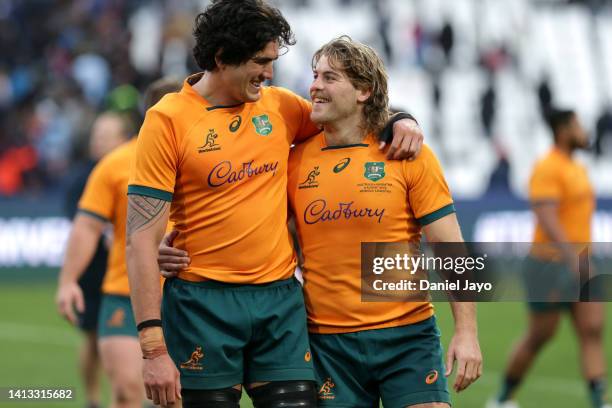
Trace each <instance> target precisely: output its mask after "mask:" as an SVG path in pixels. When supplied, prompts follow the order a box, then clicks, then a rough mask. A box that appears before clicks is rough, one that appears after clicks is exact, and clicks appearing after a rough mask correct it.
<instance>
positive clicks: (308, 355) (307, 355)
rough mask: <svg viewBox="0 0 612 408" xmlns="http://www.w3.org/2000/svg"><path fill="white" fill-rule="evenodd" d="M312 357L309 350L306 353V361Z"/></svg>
mask: <svg viewBox="0 0 612 408" xmlns="http://www.w3.org/2000/svg"><path fill="white" fill-rule="evenodd" d="M311 358H312V355H311V354H310V350H308V351H307V352H306V354H304V361H305V362H307V363H308V362H309V361H310V359H311Z"/></svg>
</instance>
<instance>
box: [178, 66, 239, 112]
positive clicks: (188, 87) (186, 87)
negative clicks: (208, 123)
mask: <svg viewBox="0 0 612 408" xmlns="http://www.w3.org/2000/svg"><path fill="white" fill-rule="evenodd" d="M202 75H204V73H202V72H200V73H197V74H194V75H191V76H189V77H187V79H185V82H184V83H183V92H184V93H185V94H186V95H187V96H189V97H190V98H192V99H193V100H195V101H196V102H197V103H198V104H200V105H203V106H204V107H205V108H206V110H207V111H212V110H215V109H232V108H237V107H239V106H242V105H244V102H240V103H236V104H233V105H212V104H211V103H210V102H209V101H208V100H207V99H206V98H204V97H203V96H202V95H200V94H199V93H197V92H196V91H195V89H193V87H192V86H191V83H192V82H193V83H195V82H197V80H198V79H199V78H200V77H201V76H202Z"/></svg>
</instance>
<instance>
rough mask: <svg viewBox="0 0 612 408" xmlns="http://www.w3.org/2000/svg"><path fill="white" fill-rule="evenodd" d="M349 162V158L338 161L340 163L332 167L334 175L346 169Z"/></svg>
mask: <svg viewBox="0 0 612 408" xmlns="http://www.w3.org/2000/svg"><path fill="white" fill-rule="evenodd" d="M350 162H351V158H350V157H345V158H344V159H342V160H340V163H338V164H336V165H335V166H334V173H340V172H341V171H342V170H344V169H346V168H347V167H348V165H349V163H350Z"/></svg>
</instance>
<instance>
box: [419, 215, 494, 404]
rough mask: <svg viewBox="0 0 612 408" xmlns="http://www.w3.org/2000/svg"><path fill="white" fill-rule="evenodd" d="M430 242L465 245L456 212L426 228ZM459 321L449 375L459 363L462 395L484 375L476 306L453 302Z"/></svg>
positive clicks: (457, 380)
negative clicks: (462, 243) (455, 364)
mask: <svg viewBox="0 0 612 408" xmlns="http://www.w3.org/2000/svg"><path fill="white" fill-rule="evenodd" d="M423 232H424V233H425V236H426V237H427V240H428V241H429V242H438V243H439V242H463V237H462V235H461V229H460V227H459V222H458V221H457V216H456V215H455V213H454V212H453V213H451V214H448V215H446V216H444V217H442V218H440V219H438V220H436V221H433V222H432V223H430V224H428V225H426V226H424V227H423ZM450 305H451V309H452V312H453V317H454V319H455V332H454V334H453V337H452V339H451V342H450V344H449V346H448V351H447V353H446V373H445V374H446V376H447V377H448V376H449V375H450V374H451V373H452V371H453V366H454V363H455V361H456V362H457V375H456V377H455V383H454V385H453V388H454V389H455V391H457V392H460V391H463V390H464V389H466V388H467V387H468V386H469V385H470V384H472V383H473V382H474V381H476V380H477V379H478V378H479V377H480V376H481V375H482V353H481V351H480V344H479V342H478V325H477V320H476V304H475V303H474V302H450Z"/></svg>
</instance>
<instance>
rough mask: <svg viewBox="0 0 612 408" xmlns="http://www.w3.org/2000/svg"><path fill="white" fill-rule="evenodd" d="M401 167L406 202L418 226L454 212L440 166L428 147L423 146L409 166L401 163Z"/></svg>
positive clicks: (406, 163)
mask: <svg viewBox="0 0 612 408" xmlns="http://www.w3.org/2000/svg"><path fill="white" fill-rule="evenodd" d="M403 166H404V175H405V177H406V182H407V187H408V202H409V204H410V207H411V208H412V211H413V212H414V215H415V217H416V219H417V220H418V222H419V223H420V224H421V225H422V226H425V225H428V224H431V223H432V222H434V221H437V220H439V219H440V218H443V217H445V216H447V215H449V214H452V213H454V212H455V206H454V204H453V197H452V196H451V193H450V189H449V188H448V184H447V183H446V179H445V178H444V173H443V171H442V166H441V165H440V162H439V161H438V159H437V157H436V156H435V154H434V153H433V151H432V150H431V149H430V148H429V147H427V146H423V149H422V150H421V153H420V154H419V156H418V157H417V158H416V159H415V160H414V161H412V162H408V161H404V162H403Z"/></svg>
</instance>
